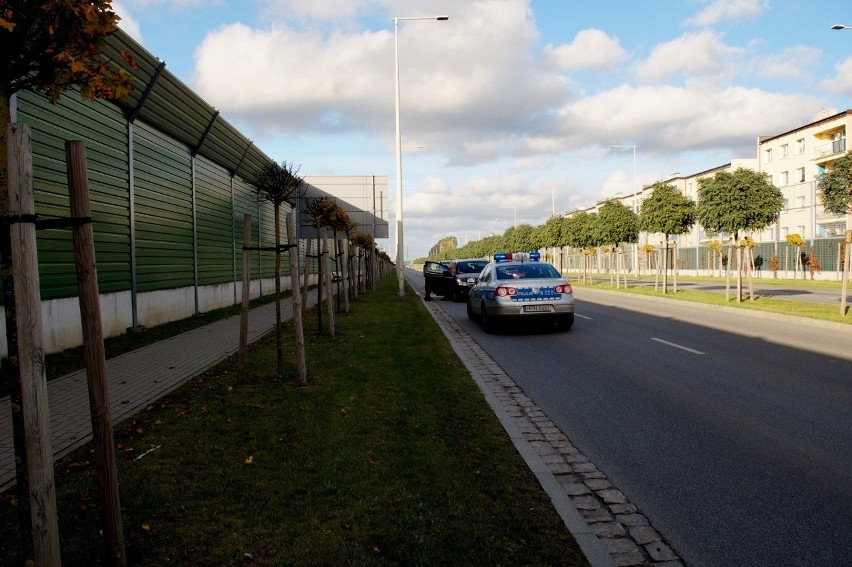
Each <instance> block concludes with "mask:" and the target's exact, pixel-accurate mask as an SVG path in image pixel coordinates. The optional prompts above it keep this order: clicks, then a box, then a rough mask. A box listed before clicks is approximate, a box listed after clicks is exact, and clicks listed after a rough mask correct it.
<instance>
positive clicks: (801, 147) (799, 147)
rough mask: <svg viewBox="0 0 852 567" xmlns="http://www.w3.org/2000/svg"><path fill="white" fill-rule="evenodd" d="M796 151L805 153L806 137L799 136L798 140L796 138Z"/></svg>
mask: <svg viewBox="0 0 852 567" xmlns="http://www.w3.org/2000/svg"><path fill="white" fill-rule="evenodd" d="M796 153H797V154H803V153H805V139H804V138H799V139H798V140H796Z"/></svg>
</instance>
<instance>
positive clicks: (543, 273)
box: [496, 263, 561, 280]
mask: <svg viewBox="0 0 852 567" xmlns="http://www.w3.org/2000/svg"><path fill="white" fill-rule="evenodd" d="M496 271H497V279H498V280H517V279H522V278H523V279H548V278H559V277H561V276H560V275H559V272H558V271H556V268H554V267H553V266H551V265H550V264H534V263H530V264H513V265H509V266H497V270H496Z"/></svg>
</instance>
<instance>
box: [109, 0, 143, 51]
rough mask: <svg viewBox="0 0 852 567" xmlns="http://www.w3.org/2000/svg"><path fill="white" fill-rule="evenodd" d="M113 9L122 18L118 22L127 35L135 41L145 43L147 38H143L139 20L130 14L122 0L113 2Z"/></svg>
mask: <svg viewBox="0 0 852 567" xmlns="http://www.w3.org/2000/svg"><path fill="white" fill-rule="evenodd" d="M112 11H113V12H115V13H116V14H117V15H118V17H119V18H121V20H120V21H119V22H118V27H120V28H121V29H122V30H123V31H124V32H125V33H126V34H127V35H129V36H130V37H132V38H133V39H134V40H135V41H137V42H139V43H140V44H142V45H145V40H144V39H143V38H142V31H141V30H140V28H139V22H138V21H137V20H136V19H135V18H134V17H133V16H132V15H131V14H130V12H129V11H128V10H127V8H126V7H125V6H124V3H122V2H113V3H112Z"/></svg>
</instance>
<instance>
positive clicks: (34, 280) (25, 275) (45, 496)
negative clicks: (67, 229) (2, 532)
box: [6, 124, 60, 567]
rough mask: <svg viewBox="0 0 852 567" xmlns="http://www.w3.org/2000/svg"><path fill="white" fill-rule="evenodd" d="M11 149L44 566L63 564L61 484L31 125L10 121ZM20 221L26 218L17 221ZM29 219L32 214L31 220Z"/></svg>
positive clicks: (18, 296) (23, 357) (38, 538)
mask: <svg viewBox="0 0 852 567" xmlns="http://www.w3.org/2000/svg"><path fill="white" fill-rule="evenodd" d="M6 143H7V147H8V152H9V154H8V166H9V172H8V175H9V177H8V181H9V214H10V216H11V217H12V219H11V220H12V222H13V224H12V225H11V227H10V228H9V235H10V243H11V247H12V269H13V270H14V287H15V301H16V310H17V316H18V361H19V368H20V373H21V406H22V408H21V409H22V413H23V418H24V419H23V421H24V436H25V438H26V447H27V472H28V474H29V481H30V495H29V501H30V507H31V509H30V518H31V520H32V526H33V548H34V549H33V551H34V554H35V560H36V564H37V565H39V567H44V566H53V565H57V566H58V565H59V564H60V553H59V528H58V522H57V514H56V485H55V483H54V478H53V449H52V447H51V442H50V418H49V411H48V403H47V380H46V377H45V369H44V346H43V337H42V317H41V298H40V291H41V287H40V282H39V274H38V257H37V252H36V228H35V222H33V220H34V219H33V217H34V215H35V202H34V199H33V162H32V144H31V140H30V127H29V126H28V125H26V124H9V126H8V127H7V129H6ZM14 217H18V219H17V220H19V221H21V222H14V221H15V220H16V219H15V218H14ZM26 217H30V219H33V220H30V221H29V222H27V221H26Z"/></svg>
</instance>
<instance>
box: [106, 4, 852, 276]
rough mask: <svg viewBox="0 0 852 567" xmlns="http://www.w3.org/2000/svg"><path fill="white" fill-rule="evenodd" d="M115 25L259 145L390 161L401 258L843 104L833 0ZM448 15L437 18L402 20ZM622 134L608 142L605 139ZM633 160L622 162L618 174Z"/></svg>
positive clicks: (732, 150)
mask: <svg viewBox="0 0 852 567" xmlns="http://www.w3.org/2000/svg"><path fill="white" fill-rule="evenodd" d="M113 9H114V10H115V11H116V12H117V13H118V14H119V16H121V18H122V21H121V22H120V24H119V25H120V26H121V27H122V28H123V29H124V30H125V31H126V32H128V33H129V34H130V35H131V36H132V37H134V38H135V39H136V40H137V41H139V42H140V43H141V44H142V45H143V46H144V47H145V48H146V49H147V50H148V51H149V52H151V53H152V54H153V55H154V56H156V57H158V58H160V59H161V60H163V61H165V62H166V68H167V69H169V70H170V71H171V72H172V73H173V74H174V75H175V76H177V77H178V78H179V79H180V80H182V81H183V82H184V83H186V84H187V85H188V86H189V87H190V88H192V89H193V90H194V91H195V92H196V93H198V94H199V95H200V96H201V97H202V98H203V99H204V100H206V101H207V102H208V103H210V104H211V105H212V106H214V107H216V108H217V109H218V110H219V111H220V112H221V114H222V116H223V117H224V118H225V119H226V120H227V121H228V122H230V123H231V124H233V125H234V126H235V127H236V128H237V129H239V130H240V132H241V133H242V134H243V135H245V136H246V137H247V138H249V139H251V140H253V141H254V143H255V144H256V145H257V146H258V147H259V148H260V149H261V150H262V151H263V152H264V153H266V154H267V155H268V156H269V157H270V158H272V159H274V160H276V161H278V162H281V161H286V162H288V163H289V162H292V163H293V164H294V165H296V166H299V167H300V173H301V174H303V175H384V176H387V177H388V187H389V192H390V195H389V201H390V206H389V213H387V218H388V220H389V221H390V227H391V228H390V238H389V239H379V240H377V245H378V247H379V248H380V249H382V250H384V251H386V252H388V254H391V256H392V257H395V254H396V240H395V239H396V236H395V229H394V225H395V215H394V211H395V210H396V192H397V190H396V187H397V180H396V140H395V88H394V87H395V81H394V60H395V49H394V38H395V27H394V18H400V20H399V25H398V28H397V31H398V33H397V37H398V40H399V66H400V122H401V132H402V134H401V138H402V142H401V145H402V148H403V150H402V187H403V210H404V214H403V219H404V232H403V235H404V238H405V243H404V254H405V259H406V260H410V259H415V258H418V257H422V256H424V255H426V253H427V252H428V250H429V248H430V247H432V246H433V245H434V244H436V243H437V242H438V241H439V240H440V239H442V238H444V237H447V236H455V237H457V238H458V242H459V245H460V246H461V245H464V244H465V243H466V242H468V241H471V240H478V239H480V238H484V237H486V236H488V235H490V234H492V233H494V234H501V233H502V232H503V231H504V230H506V229H507V228H511V227H512V226H515V225H518V224H522V223H527V224H531V225H533V226H537V225H539V224H541V223H543V222H545V221H546V220H547V218H548V217H550V216H551V215H552V214H553V213H554V212H555V213H556V214H562V213H566V212H568V211H571V210H575V209H577V208H582V207H586V206H591V205H593V204H594V203H596V202H598V201H601V200H605V199H608V198H612V197H617V196H620V195H622V196H623V195H632V194H634V192H635V191H636V190H637V188H641V187H642V186H643V185H649V184H651V183H654V182H655V181H658V180H664V179H668V178H670V177H672V176H673V175H675V174H680V175H684V176H687V175H691V174H694V173H698V172H702V171H706V170H709V169H712V168H715V167H718V166H722V165H726V164H728V163H730V162H731V161H732V160H734V159H741V158H755V157H756V140H757V138H758V137H759V136H772V135H777V134H781V133H783V132H786V131H788V130H792V129H794V128H796V127H798V126H801V125H804V124H807V123H809V122H811V121H812V120H813V117H814V116H815V115H817V114H818V113H820V112H823V111H825V110H827V109H837V110H838V111H842V110H846V109H848V108H852V29H848V30H845V29H844V30H839V31H835V30H831V29H830V27H831V26H832V25H833V24H845V25H849V26H852V2H850V1H849V0H595V1H589V0H241V1H228V0H119V1H113ZM443 15H446V16H449V20H447V21H437V20H431V19H422V20H402V18H411V17H424V18H429V17H434V16H443ZM612 146H622V147H612ZM634 156H635V176H634Z"/></svg>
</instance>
